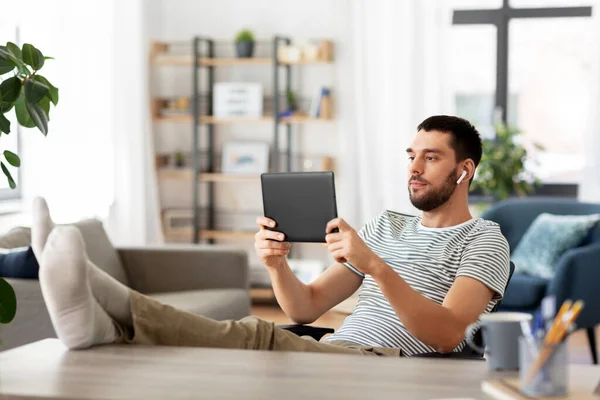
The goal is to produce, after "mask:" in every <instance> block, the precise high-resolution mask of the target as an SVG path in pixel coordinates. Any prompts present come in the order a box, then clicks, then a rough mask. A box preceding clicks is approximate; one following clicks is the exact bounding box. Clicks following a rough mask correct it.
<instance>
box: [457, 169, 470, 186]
mask: <svg viewBox="0 0 600 400" xmlns="http://www.w3.org/2000/svg"><path fill="white" fill-rule="evenodd" d="M465 176H467V171H466V170H463V172H462V174H461V175H460V178H458V180H457V181H456V184H457V185H460V183H461V182H462V180H463V179H465Z"/></svg>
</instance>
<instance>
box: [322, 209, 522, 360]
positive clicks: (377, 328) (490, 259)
mask: <svg viewBox="0 0 600 400" xmlns="http://www.w3.org/2000/svg"><path fill="white" fill-rule="evenodd" d="M359 235H360V236H361V237H362V238H363V240H364V241H365V242H366V243H367V245H368V246H369V247H370V248H371V250H373V251H374V252H375V253H376V254H377V255H378V256H379V257H381V258H382V259H383V260H384V261H385V262H386V263H387V264H388V265H389V266H390V267H392V268H393V269H394V271H395V272H396V273H397V274H398V275H400V277H402V279H404V280H405V281H406V282H407V283H408V284H409V285H410V286H411V287H412V288H413V289H414V290H416V291H417V292H419V293H420V294H422V295H423V296H425V297H427V298H428V299H430V300H432V301H433V302H435V303H437V304H442V302H443V301H444V298H445V297H446V294H447V293H448V291H449V290H450V287H451V286H452V284H453V283H454V280H455V279H456V278H457V277H458V276H468V277H471V278H473V279H477V280H478V281H480V282H482V283H483V284H484V285H486V286H487V287H489V288H490V289H492V290H493V291H494V293H495V294H494V296H493V298H492V300H491V301H490V303H489V304H488V306H487V308H486V311H485V312H486V313H487V312H490V311H491V310H492V308H493V307H494V305H495V304H496V303H497V301H498V300H499V299H501V298H502V296H503V295H504V287H505V286H506V282H507V281H508V275H509V264H510V256H509V247H508V243H507V241H506V239H505V238H504V236H502V233H501V232H500V228H499V226H498V225H497V224H496V223H494V222H491V221H487V220H484V219H481V218H478V219H472V220H469V221H467V222H464V223H462V224H460V225H456V226H452V227H447V228H427V227H424V226H423V225H422V224H421V217H410V216H406V215H403V214H399V213H395V212H393V211H385V212H383V213H382V214H380V215H379V216H377V217H376V218H374V219H373V220H371V221H370V222H369V223H368V224H367V225H365V226H364V227H363V228H362V229H361V230H360V232H359ZM345 265H346V267H348V268H349V269H350V270H352V271H353V272H354V273H356V274H358V275H360V276H361V277H363V278H364V279H363V283H362V285H361V288H360V291H359V296H358V304H357V305H356V307H355V308H354V310H353V311H352V314H351V315H349V316H348V317H347V318H346V319H345V320H344V323H343V325H342V327H341V328H340V329H339V330H338V331H337V332H336V333H334V334H333V335H332V336H330V337H329V338H327V339H325V341H331V340H342V341H347V342H352V343H357V344H360V345H364V346H377V347H393V348H400V349H402V353H403V354H404V355H407V356H410V355H413V354H417V353H427V352H434V351H435V349H433V348H432V347H430V346H427V345H426V344H424V343H423V342H421V341H420V340H418V339H417V338H415V337H414V336H413V335H412V334H411V333H410V332H409V331H408V330H407V329H406V328H405V327H404V325H403V324H402V322H400V320H399V319H398V316H397V315H396V313H395V312H394V309H393V308H392V306H391V305H390V303H389V301H388V300H387V299H386V298H385V296H384V295H383V293H382V292H381V290H380V289H379V286H378V285H377V283H376V282H375V280H374V279H373V278H372V277H371V276H370V275H366V276H365V275H364V274H362V273H361V272H360V271H359V270H358V269H356V268H355V267H354V266H353V265H351V264H348V263H347V264H345ZM406 306H407V307H410V305H406ZM463 347H464V342H463V343H461V344H460V345H459V346H458V347H457V348H456V349H455V351H460V350H462V348H463Z"/></svg>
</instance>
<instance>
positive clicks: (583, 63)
mask: <svg viewBox="0 0 600 400" xmlns="http://www.w3.org/2000/svg"><path fill="white" fill-rule="evenodd" d="M499 3H500V2H496V1H484V2H479V1H477V2H475V1H469V0H452V1H449V2H447V6H448V7H449V8H450V10H457V9H473V8H476V9H482V8H499V7H500V5H501V4H499ZM510 5H511V6H512V7H515V8H517V7H521V8H523V7H573V6H593V7H598V6H599V5H600V1H598V0H588V1H585V0H576V1H568V0H512V1H511V2H510ZM594 23H595V20H594V19H593V18H587V17H581V18H552V19H513V20H511V22H510V26H509V82H508V84H509V87H508V110H507V117H508V122H509V123H510V124H512V125H515V126H517V127H518V128H520V129H521V130H522V131H523V135H522V136H521V140H522V141H523V144H524V145H525V146H526V147H527V148H528V149H529V150H530V151H531V153H532V154H533V155H534V156H535V158H537V160H538V161H539V163H540V164H539V165H538V166H535V165H533V164H532V165H528V166H527V168H529V169H530V170H531V171H533V172H534V173H535V174H536V175H537V176H538V177H539V178H540V179H541V180H542V182H543V183H545V184H549V183H551V184H578V183H579V182H580V181H581V180H582V174H583V167H584V162H585V158H584V134H585V131H586V129H587V126H586V123H587V122H588V121H587V120H588V113H589V110H590V107H591V93H590V90H589V87H590V84H591V83H592V73H593V71H592V65H593V60H592V58H593V57H594V54H595V48H594V45H597V43H596V40H597V39H596V37H595V36H594V32H593V24H594ZM447 38H448V46H447V51H448V52H449V53H448V55H447V59H448V61H449V62H448V66H449V71H448V73H449V77H450V90H452V92H453V97H454V101H455V107H456V111H455V112H456V114H457V115H459V116H462V117H464V118H467V119H469V120H470V121H472V122H473V123H474V124H475V125H476V126H477V127H478V129H479V130H480V132H481V133H482V134H483V135H484V136H488V137H489V136H491V135H493V125H492V124H493V120H494V94H495V84H496V40H497V38H496V28H495V27H494V26H492V25H459V26H452V27H451V28H450V32H449V34H448V35H447ZM534 143H538V144H540V145H542V146H543V147H544V148H545V151H543V152H536V149H535V146H534Z"/></svg>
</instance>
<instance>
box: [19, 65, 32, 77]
mask: <svg viewBox="0 0 600 400" xmlns="http://www.w3.org/2000/svg"><path fill="white" fill-rule="evenodd" d="M17 68H18V70H19V74H21V75H25V76H26V77H28V76H30V75H31V71H30V70H29V68H27V65H25V64H23V65H19V66H18V67H17Z"/></svg>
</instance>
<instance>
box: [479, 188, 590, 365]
mask: <svg viewBox="0 0 600 400" xmlns="http://www.w3.org/2000/svg"><path fill="white" fill-rule="evenodd" d="M544 212H545V213H550V214H556V215H585V214H596V213H600V204H593V203H581V202H578V201H575V200H565V199H532V198H530V199H517V200H509V201H504V202H500V203H498V204H496V205H495V206H493V207H491V208H490V209H489V210H488V211H487V212H485V213H484V214H483V216H482V217H483V218H485V219H489V220H492V221H495V222H497V223H498V224H499V225H500V229H501V230H502V233H503V234H504V236H505V237H506V239H507V240H508V243H509V245H510V249H511V252H512V251H513V250H514V249H515V248H516V246H517V245H518V243H519V241H520V240H521V238H522V237H523V234H524V233H525V231H526V230H527V228H528V227H529V226H530V225H531V223H532V222H533V220H534V219H535V218H536V217H537V216H538V215H539V214H541V213H544ZM598 260H600V224H598V225H597V226H596V227H595V228H594V229H593V230H592V231H591V232H590V234H589V235H588V237H587V238H586V239H585V240H584V242H583V243H582V244H581V246H580V247H578V248H575V249H572V250H569V251H567V252H566V253H565V254H563V255H562V257H561V258H560V259H559V261H558V265H557V266H556V274H555V276H554V277H553V278H552V279H550V280H546V279H542V278H536V277H531V276H527V275H523V274H519V273H516V274H515V275H514V276H513V278H512V280H511V282H510V285H509V286H508V288H507V291H506V294H505V296H504V300H503V301H502V306H501V307H500V310H501V311H521V312H529V313H534V312H536V311H537V310H538V309H539V307H540V305H541V301H542V298H543V297H544V296H547V295H554V296H556V304H557V307H560V305H561V304H562V302H563V301H564V300H566V299H572V300H579V299H581V300H583V301H584V302H585V304H586V305H587V307H585V308H584V309H583V311H582V313H581V315H580V316H579V318H578V319H577V327H578V328H580V329H586V330H587V336H588V341H589V344H590V351H591V355H592V361H593V363H594V364H598V355H597V349H596V338H595V334H594V327H595V326H596V325H597V324H598V323H600V290H598V282H600V265H598Z"/></svg>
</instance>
